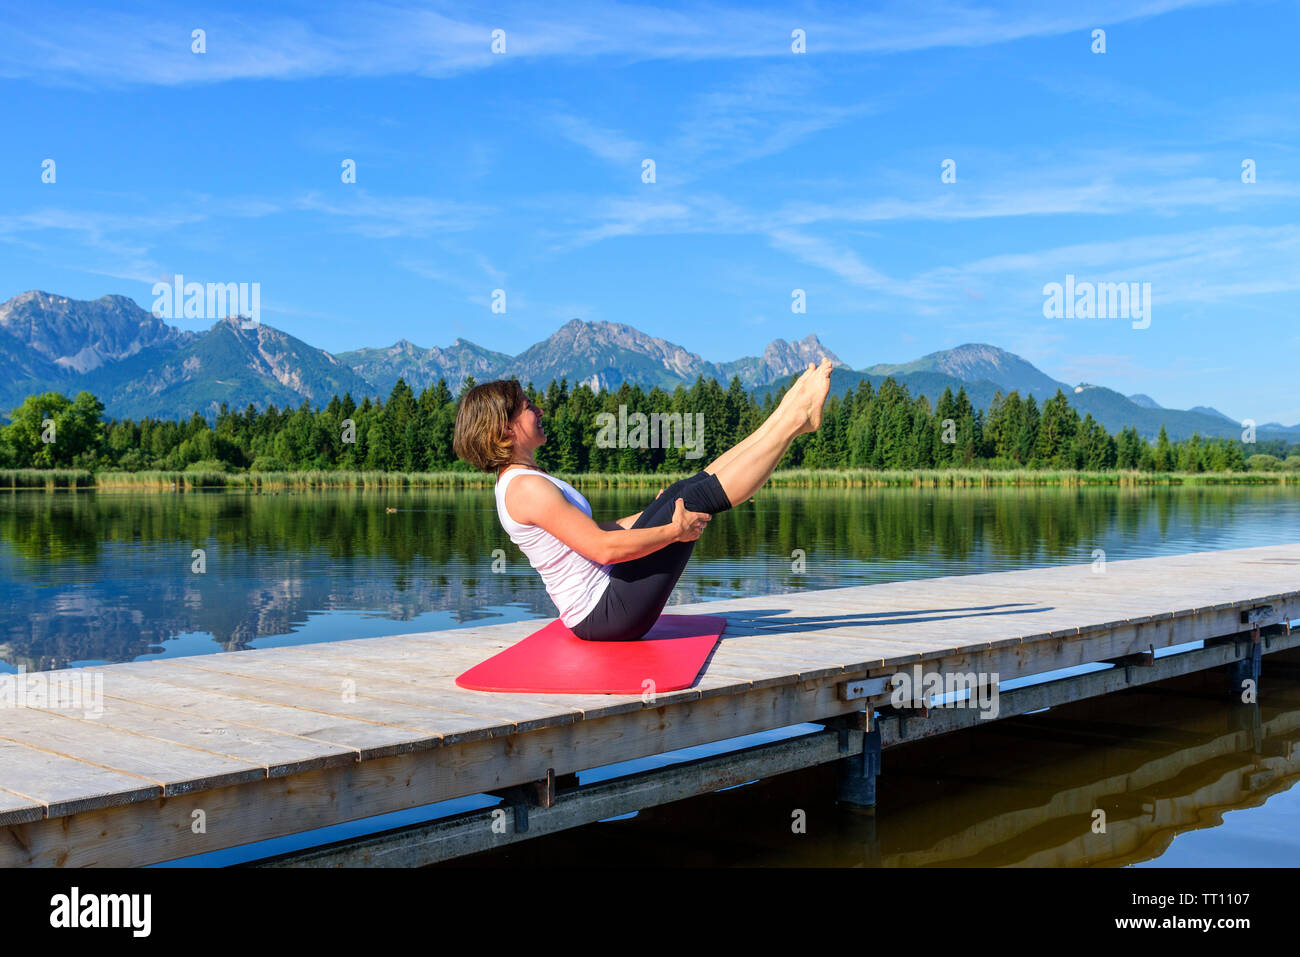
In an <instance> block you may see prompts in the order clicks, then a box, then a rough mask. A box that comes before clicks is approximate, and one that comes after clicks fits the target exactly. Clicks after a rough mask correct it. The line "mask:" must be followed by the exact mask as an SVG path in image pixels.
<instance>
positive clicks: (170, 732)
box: [0, 695, 357, 775]
mask: <svg viewBox="0 0 1300 957" xmlns="http://www.w3.org/2000/svg"><path fill="white" fill-rule="evenodd" d="M72 717H73V718H76V719H77V720H81V721H91V722H93V723H94V724H95V725H96V726H98V727H106V728H115V729H117V730H119V731H126V732H129V733H131V734H137V735H141V736H144V737H147V738H152V739H154V740H158V741H166V742H169V743H171V744H175V745H179V746H182V747H188V748H198V749H200V750H204V751H208V752H211V753H214V754H220V755H224V756H226V757H229V758H232V759H235V760H239V761H247V762H251V763H254V764H258V765H260V766H261V767H262V768H263V769H264V770H265V771H266V772H267V773H268V774H277V775H281V774H298V773H300V772H303V771H311V770H313V769H315V768H323V767H331V766H333V765H336V764H354V763H355V762H356V761H357V752H356V751H355V750H354V749H353V748H349V747H345V746H343V745H337V744H331V743H328V742H324V741H320V740H316V739H313V738H307V737H302V736H299V735H295V734H286V733H284V732H281V731H268V730H264V729H262V728H256V727H251V726H248V725H239V724H234V723H232V722H228V721H220V720H214V719H212V718H205V717H203V716H201V715H195V714H190V713H187V712H185V711H181V710H176V709H170V710H169V709H166V708H161V707H158V706H156V705H153V704H147V703H142V702H139V701H131V700H127V699H123V698H116V697H109V696H108V695H105V696H104V700H103V713H102V714H101V715H99V716H98V717H94V718H84V717H78V716H77V715H75V714H74V715H72ZM0 733H3V727H2V726H0Z"/></svg>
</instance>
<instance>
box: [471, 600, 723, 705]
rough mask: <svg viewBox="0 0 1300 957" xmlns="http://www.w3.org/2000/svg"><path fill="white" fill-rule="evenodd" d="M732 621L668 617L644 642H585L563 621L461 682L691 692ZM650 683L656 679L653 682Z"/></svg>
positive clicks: (564, 690)
mask: <svg viewBox="0 0 1300 957" xmlns="http://www.w3.org/2000/svg"><path fill="white" fill-rule="evenodd" d="M726 625H727V619H725V618H717V617H713V616H709V615H660V616H659V620H658V621H656V622H655V623H654V627H652V628H651V629H650V630H649V631H648V632H647V633H646V634H645V636H644V637H642V638H640V639H638V640H636V641H583V640H582V639H581V638H579V637H578V636H577V635H575V634H574V633H573V632H571V631H569V629H568V628H566V627H564V623H563V622H561V621H560V620H559V619H556V620H555V621H553V622H551V623H550V624H549V625H547V626H546V627H545V628H543V629H542V630H541V631H535V632H533V633H532V634H531V635H529V636H528V637H527V638H525V639H524V640H523V641H521V642H519V643H518V644H516V645H512V646H511V647H509V648H507V649H506V650H505V651H502V652H499V653H497V654H495V655H493V656H492V657H491V658H489V659H488V660H487V661H484V662H483V663H482V664H477V665H475V666H474V667H473V668H471V669H469V671H467V672H465V673H464V674H463V675H461V676H460V677H459V678H457V679H456V684H458V685H460V687H462V688H468V689H470V690H471V691H544V692H550V693H552V694H641V693H642V692H644V691H646V690H652V691H654V692H655V693H659V692H664V691H679V690H680V689H682V688H689V687H690V686H691V685H692V684H694V682H695V679H696V677H698V676H699V673H700V669H701V668H703V667H704V662H705V661H706V660H707V659H708V657H709V654H710V653H711V652H712V651H713V646H714V645H716V644H717V643H718V638H719V637H720V636H721V635H722V630H723V629H724V628H725V627H726ZM646 681H652V682H654V684H653V685H647V684H646V683H645V682H646Z"/></svg>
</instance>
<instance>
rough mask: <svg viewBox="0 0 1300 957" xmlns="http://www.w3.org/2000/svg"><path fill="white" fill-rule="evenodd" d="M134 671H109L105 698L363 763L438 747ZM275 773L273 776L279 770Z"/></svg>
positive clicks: (375, 727) (377, 727)
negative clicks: (271, 735)
mask: <svg viewBox="0 0 1300 957" xmlns="http://www.w3.org/2000/svg"><path fill="white" fill-rule="evenodd" d="M134 667H135V666H134V665H116V666H110V667H109V668H106V669H104V671H105V676H104V698H105V699H106V700H108V699H112V698H119V699H122V700H124V701H131V702H137V703H143V704H148V705H150V706H152V707H156V708H161V709H165V710H168V711H170V712H173V713H177V714H191V715H195V716H196V717H197V718H199V719H200V720H208V721H219V722H222V723H224V724H230V725H237V726H240V727H248V728H256V729H258V730H262V731H274V732H278V733H281V734H290V735H297V736H299V737H302V738H304V739H307V740H313V741H319V742H321V743H322V744H325V745H334V746H338V747H343V748H350V749H352V750H353V751H355V752H356V755H357V758H358V760H361V759H365V760H369V759H371V758H379V757H390V756H393V755H397V754H405V753H407V752H409V751H412V750H422V749H424V748H428V747H432V746H433V744H434V743H436V742H430V740H429V739H428V738H426V737H424V736H422V735H413V733H412V732H411V731H409V730H407V729H404V728H393V727H391V726H389V725H385V724H379V723H376V722H373V721H361V720H357V719H353V718H349V717H345V716H340V715H331V714H325V713H323V712H320V711H311V710H307V709H303V708H295V707H291V706H287V705H281V704H277V703H275V702H268V701H260V700H257V699H250V698H247V697H240V696H239V695H233V694H225V693H223V692H220V691H217V690H215V689H213V688H210V687H208V688H196V687H193V686H183V685H173V684H165V683H163V682H161V681H155V680H151V679H149V678H145V677H140V676H139V675H138V674H135V673H132V672H130V671H128V670H126V669H128V668H134ZM271 773H272V774H273V775H274V771H273V772H271Z"/></svg>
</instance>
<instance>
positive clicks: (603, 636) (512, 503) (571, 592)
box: [452, 358, 831, 641]
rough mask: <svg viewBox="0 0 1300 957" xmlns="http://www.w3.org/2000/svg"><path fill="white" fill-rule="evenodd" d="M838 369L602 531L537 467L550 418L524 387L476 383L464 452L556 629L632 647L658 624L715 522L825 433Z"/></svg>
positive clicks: (810, 377)
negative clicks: (785, 458)
mask: <svg viewBox="0 0 1300 957" xmlns="http://www.w3.org/2000/svg"><path fill="white" fill-rule="evenodd" d="M830 384H831V361H830V360H829V359H826V358H823V359H822V361H821V364H820V365H813V364H812V363H809V364H808V368H807V369H806V370H805V371H804V373H803V375H801V376H800V377H799V380H798V381H797V382H796V383H795V384H794V385H793V386H792V387H791V388H790V390H789V391H788V392H786V394H785V395H784V396H783V397H782V399H781V402H780V404H779V405H778V406H777V408H776V410H775V411H774V412H773V413H772V414H771V415H770V416H769V417H768V419H767V421H766V422H764V423H763V424H762V425H760V426H759V427H758V428H757V429H756V430H755V431H754V433H753V434H752V435H750V436H748V437H746V438H745V439H744V440H742V441H741V442H740V443H739V444H738V445H736V446H734V447H733V448H731V449H728V450H727V451H726V452H724V453H723V454H722V455H721V456H719V457H718V459H717V460H716V461H714V462H712V463H710V464H709V465H708V466H706V467H705V469H704V471H703V472H699V473H697V474H695V475H693V476H691V477H690V478H685V479H682V480H680V481H677V482H674V483H673V484H672V485H670V486H668V487H667V488H666V489H661V490H660V492H659V494H658V496H656V498H655V500H654V501H653V502H652V503H650V505H649V507H648V508H646V510H645V511H643V512H638V513H637V514H635V515H629V516H627V517H626V518H620V519H618V520H617V521H610V522H595V521H593V520H592V517H591V505H590V504H589V503H588V502H587V500H586V498H584V497H583V496H582V494H581V493H580V492H579V491H578V490H577V489H575V488H574V487H573V486H572V485H570V484H569V483H568V482H565V481H563V480H562V479H558V478H556V477H555V476H553V475H549V474H547V473H546V472H545V471H543V470H542V469H540V468H538V467H537V462H536V460H535V459H534V457H533V456H534V453H536V451H537V449H538V448H539V447H541V445H542V444H543V443H544V442H545V441H546V433H545V432H544V431H543V430H542V410H541V409H540V408H538V407H537V406H536V405H534V404H533V403H532V402H530V401H529V399H528V397H527V396H526V395H524V391H523V389H522V388H521V387H520V385H519V383H518V381H516V380H514V379H502V380H497V381H495V382H485V383H483V384H482V385H478V386H475V387H474V388H472V389H470V390H469V392H467V393H466V394H465V396H464V398H463V399H461V402H460V407H459V408H458V409H457V410H456V434H455V438H454V440H453V443H452V447H453V449H454V450H455V453H456V455H457V456H458V457H459V458H461V459H464V460H465V461H466V462H469V463H470V464H471V465H474V466H475V467H477V468H480V469H482V470H483V471H486V472H495V473H496V475H497V485H496V499H497V517H498V518H500V520H501V524H502V526H504V528H505V530H506V533H507V534H508V535H509V536H510V540H511V541H512V542H514V543H515V544H516V545H518V546H519V548H520V549H521V550H522V551H523V553H524V554H525V555H526V556H527V557H528V560H529V562H531V563H532V566H533V567H534V568H536V569H537V571H538V572H540V573H541V576H542V582H543V584H545V586H546V591H547V593H548V594H549V595H550V596H551V599H552V600H553V601H554V602H555V606H556V608H557V609H558V610H559V614H560V620H561V621H562V622H564V624H565V626H566V627H567V628H569V630H570V631H572V632H573V633H574V634H575V635H577V636H578V637H579V638H582V639H585V640H587V641H633V640H635V639H637V638H640V637H642V636H643V635H645V633H646V632H648V631H649V630H650V628H651V626H653V625H654V623H655V622H656V621H657V620H658V619H659V614H660V612H661V611H663V608H664V605H665V604H667V602H668V597H669V596H670V595H671V594H672V591H673V588H674V587H675V586H676V585H677V579H678V578H679V577H681V574H682V571H683V569H685V568H686V562H687V560H688V559H689V558H690V557H691V552H692V551H693V550H694V548H695V540H696V539H698V538H699V537H700V534H701V532H703V531H704V527H705V526H706V525H707V524H708V523H709V519H710V518H712V516H714V515H716V514H717V513H718V512H722V511H725V510H726V509H729V508H731V507H732V506H733V505H736V504H738V503H740V502H744V501H747V500H748V499H749V498H750V497H751V496H753V494H754V493H755V492H757V491H758V490H759V489H760V488H762V487H763V484H764V483H765V482H767V480H768V478H769V477H770V476H771V474H772V471H773V470H774V469H775V468H776V464H777V462H779V461H780V460H781V456H782V455H784V454H785V450H786V449H787V448H788V447H789V445H790V442H791V441H792V440H793V439H794V437H795V436H797V435H801V434H803V433H805V432H814V431H816V430H817V428H818V427H819V426H820V425H821V418H822V405H823V404H824V403H825V402H826V395H827V393H828V392H829V391H830Z"/></svg>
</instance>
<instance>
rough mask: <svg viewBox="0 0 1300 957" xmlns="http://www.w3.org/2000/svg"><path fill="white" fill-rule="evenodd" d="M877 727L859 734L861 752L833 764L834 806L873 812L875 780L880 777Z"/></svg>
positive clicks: (873, 724)
mask: <svg viewBox="0 0 1300 957" xmlns="http://www.w3.org/2000/svg"><path fill="white" fill-rule="evenodd" d="M880 755H881V747H880V725H879V724H878V723H876V722H875V721H872V722H871V729H870V730H869V731H865V732H863V735H862V750H861V751H860V752H858V753H857V754H853V755H850V756H849V757H847V758H842V759H841V760H840V761H838V762H837V763H836V766H835V770H836V794H835V800H836V803H838V804H842V805H846V806H848V807H852V808H862V809H870V810H872V811H874V810H875V807H876V778H877V776H878V775H879V774H880Z"/></svg>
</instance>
